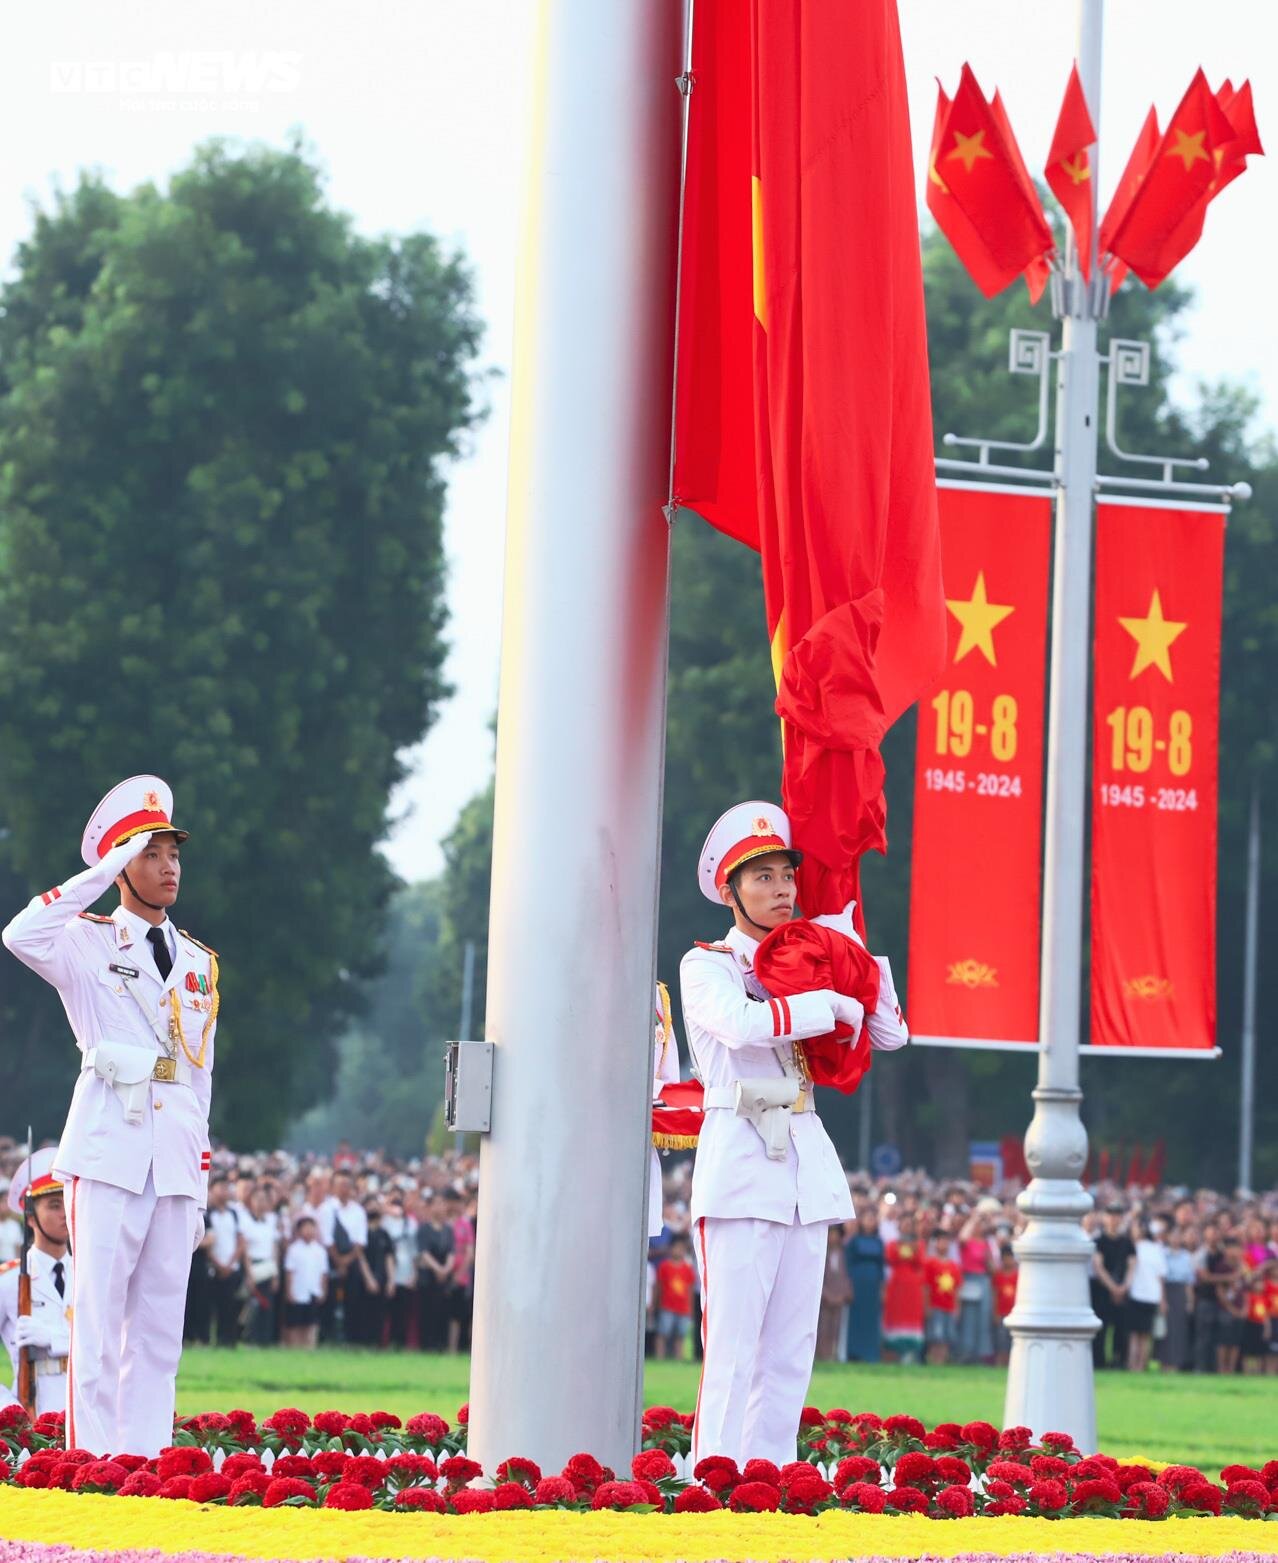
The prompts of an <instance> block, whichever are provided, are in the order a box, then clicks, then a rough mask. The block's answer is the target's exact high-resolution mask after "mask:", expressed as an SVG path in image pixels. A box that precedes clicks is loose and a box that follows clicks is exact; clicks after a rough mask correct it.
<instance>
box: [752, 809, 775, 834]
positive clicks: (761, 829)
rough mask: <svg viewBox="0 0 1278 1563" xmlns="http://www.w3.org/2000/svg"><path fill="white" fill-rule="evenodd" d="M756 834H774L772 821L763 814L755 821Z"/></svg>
mask: <svg viewBox="0 0 1278 1563" xmlns="http://www.w3.org/2000/svg"><path fill="white" fill-rule="evenodd" d="M754 834H755V835H756V836H771V835H772V834H773V830H772V825H771V823H770V822H769V821H768V820H766V819H765V818H764V817H763V815H762V814H760V815H759V817H758V819H757V820H755V822H754Z"/></svg>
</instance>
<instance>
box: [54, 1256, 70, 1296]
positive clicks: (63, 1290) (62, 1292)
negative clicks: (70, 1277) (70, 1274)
mask: <svg viewBox="0 0 1278 1563" xmlns="http://www.w3.org/2000/svg"><path fill="white" fill-rule="evenodd" d="M53 1284H54V1285H55V1286H56V1287H57V1289H58V1296H59V1297H65V1296H66V1295H67V1282H66V1277H65V1276H64V1275H63V1274H62V1261H61V1260H60V1259H55V1260H54V1262H53Z"/></svg>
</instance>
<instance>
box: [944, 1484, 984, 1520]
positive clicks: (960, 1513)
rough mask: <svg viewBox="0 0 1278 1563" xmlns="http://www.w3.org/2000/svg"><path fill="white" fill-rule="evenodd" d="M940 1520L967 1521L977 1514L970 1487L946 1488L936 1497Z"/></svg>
mask: <svg viewBox="0 0 1278 1563" xmlns="http://www.w3.org/2000/svg"><path fill="white" fill-rule="evenodd" d="M936 1507H937V1509H938V1510H939V1511H940V1513H939V1514H938V1518H939V1519H946V1520H965V1519H967V1517H968V1516H969V1515H970V1514H975V1512H976V1504H975V1502H974V1500H973V1498H972V1492H971V1488H969V1487H945V1488H942V1490H941V1491H940V1492H938V1493H937V1495H936Z"/></svg>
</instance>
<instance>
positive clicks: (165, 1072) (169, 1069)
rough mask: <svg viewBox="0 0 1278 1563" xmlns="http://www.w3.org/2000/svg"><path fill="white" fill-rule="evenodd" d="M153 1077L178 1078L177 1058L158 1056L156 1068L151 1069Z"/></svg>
mask: <svg viewBox="0 0 1278 1563" xmlns="http://www.w3.org/2000/svg"><path fill="white" fill-rule="evenodd" d="M151 1078H152V1080H170V1081H171V1080H176V1079H177V1059H176V1058H157V1059H156V1061H155V1068H154V1069H153V1070H152V1071H151Z"/></svg>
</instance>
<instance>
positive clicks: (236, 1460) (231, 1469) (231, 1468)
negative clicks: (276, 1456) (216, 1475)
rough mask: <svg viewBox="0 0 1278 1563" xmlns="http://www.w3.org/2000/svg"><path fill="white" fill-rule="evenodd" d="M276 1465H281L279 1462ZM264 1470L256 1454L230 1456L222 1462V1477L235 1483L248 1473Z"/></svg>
mask: <svg viewBox="0 0 1278 1563" xmlns="http://www.w3.org/2000/svg"><path fill="white" fill-rule="evenodd" d="M276 1464H277V1465H278V1464H279V1461H278V1460H277V1461H276ZM262 1469H263V1466H262V1462H261V1460H260V1459H259V1458H258V1456H257V1455H255V1454H245V1453H242V1452H241V1453H239V1454H228V1455H227V1457H226V1459H225V1460H223V1461H222V1475H223V1476H225V1477H228V1478H229V1479H230V1480H231V1481H235V1480H236V1479H237V1478H238V1477H240V1476H243V1475H244V1473H245V1472H246V1471H260V1470H262Z"/></svg>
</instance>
